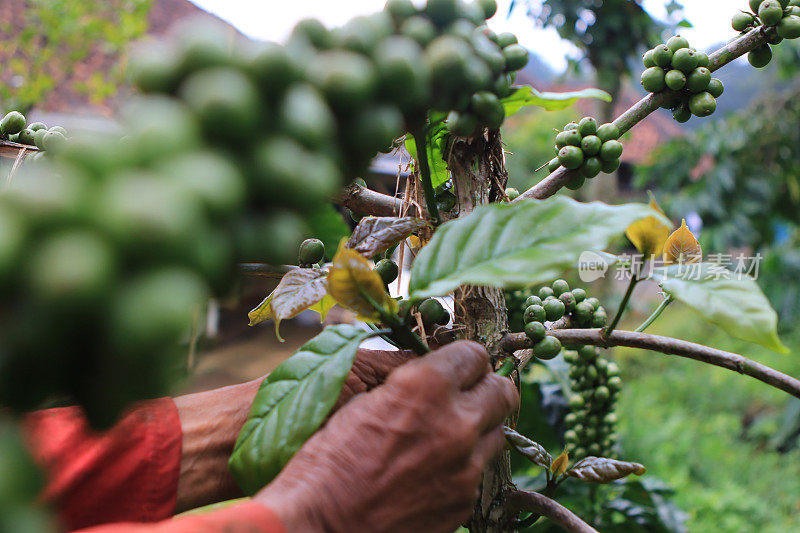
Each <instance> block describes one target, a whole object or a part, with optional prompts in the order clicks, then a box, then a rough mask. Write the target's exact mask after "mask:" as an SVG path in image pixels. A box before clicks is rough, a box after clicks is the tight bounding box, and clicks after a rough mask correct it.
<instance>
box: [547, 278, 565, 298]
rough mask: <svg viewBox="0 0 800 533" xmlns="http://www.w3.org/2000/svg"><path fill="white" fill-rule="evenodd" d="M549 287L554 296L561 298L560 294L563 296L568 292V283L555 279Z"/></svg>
mask: <svg viewBox="0 0 800 533" xmlns="http://www.w3.org/2000/svg"><path fill="white" fill-rule="evenodd" d="M551 287H552V288H553V295H554V296H561V295H562V294H564V293H565V292H567V291H568V290H569V283H567V281H566V280H563V279H557V280H555V281H554V282H553V284H552V285H551Z"/></svg>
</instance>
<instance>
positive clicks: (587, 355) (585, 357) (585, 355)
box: [578, 346, 597, 362]
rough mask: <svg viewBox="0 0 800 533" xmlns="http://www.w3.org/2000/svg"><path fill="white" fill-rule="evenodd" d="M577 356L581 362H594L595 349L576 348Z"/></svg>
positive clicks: (588, 347) (589, 347) (590, 347)
mask: <svg viewBox="0 0 800 533" xmlns="http://www.w3.org/2000/svg"><path fill="white" fill-rule="evenodd" d="M578 356H579V357H580V358H581V360H582V361H586V362H591V361H594V360H595V359H596V358H597V348H595V347H594V346H581V347H580V348H578Z"/></svg>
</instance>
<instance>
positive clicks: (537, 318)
mask: <svg viewBox="0 0 800 533" xmlns="http://www.w3.org/2000/svg"><path fill="white" fill-rule="evenodd" d="M522 319H523V321H524V322H525V323H526V324H528V323H530V322H544V321H545V320H547V311H545V308H544V306H541V305H537V304H533V305H529V306H528V307H526V308H525V313H524V315H523V318H522Z"/></svg>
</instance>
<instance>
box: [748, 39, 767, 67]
mask: <svg viewBox="0 0 800 533" xmlns="http://www.w3.org/2000/svg"><path fill="white" fill-rule="evenodd" d="M747 61H749V62H750V64H751V65H753V66H754V67H755V68H764V67H766V66H767V65H769V63H770V61H772V48H770V47H769V45H768V44H765V45H764V46H761V47H759V48H756V49H755V50H753V51H752V52H750V53H749V54H747Z"/></svg>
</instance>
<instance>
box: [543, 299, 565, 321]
mask: <svg viewBox="0 0 800 533" xmlns="http://www.w3.org/2000/svg"><path fill="white" fill-rule="evenodd" d="M542 306H543V307H544V311H545V313H546V315H547V320H549V321H550V322H554V321H556V320H558V319H560V318H561V317H563V316H564V313H566V311H567V309H566V306H565V305H564V302H562V301H561V300H557V299H555V298H551V299H549V300H545V302H544V304H542Z"/></svg>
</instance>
